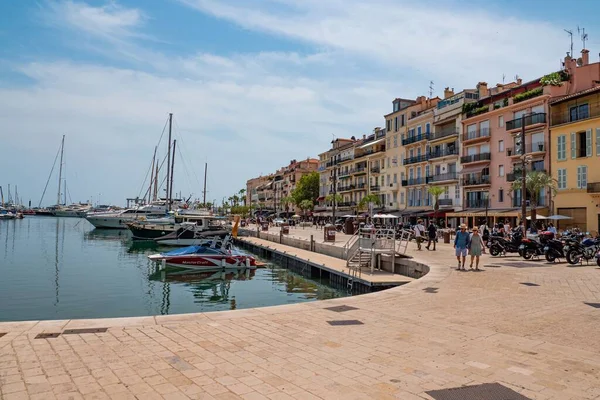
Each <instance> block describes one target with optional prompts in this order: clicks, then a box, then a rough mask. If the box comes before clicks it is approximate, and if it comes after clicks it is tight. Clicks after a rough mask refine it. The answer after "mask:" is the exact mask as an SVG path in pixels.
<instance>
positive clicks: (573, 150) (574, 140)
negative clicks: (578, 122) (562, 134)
mask: <svg viewBox="0 0 600 400" xmlns="http://www.w3.org/2000/svg"><path fill="white" fill-rule="evenodd" d="M571 158H572V159H575V158H577V135H576V134H575V133H571Z"/></svg>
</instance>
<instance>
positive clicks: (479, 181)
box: [462, 174, 490, 186]
mask: <svg viewBox="0 0 600 400" xmlns="http://www.w3.org/2000/svg"><path fill="white" fill-rule="evenodd" d="M462 184H463V186H474V185H489V184H490V176H489V175H480V174H477V175H476V174H473V175H471V176H465V177H464V178H463V180H462Z"/></svg>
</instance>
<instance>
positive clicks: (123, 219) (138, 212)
mask: <svg viewBox="0 0 600 400" xmlns="http://www.w3.org/2000/svg"><path fill="white" fill-rule="evenodd" d="M166 213H167V207H166V206H165V205H154V204H149V205H145V206H140V207H134V208H129V209H126V210H122V211H102V212H92V213H88V214H87V215H86V217H85V219H87V220H88V221H89V222H90V224H92V225H94V226H95V227H96V228H108V229H127V225H125V224H126V223H127V222H132V221H135V220H137V219H147V218H160V217H164V216H165V215H166Z"/></svg>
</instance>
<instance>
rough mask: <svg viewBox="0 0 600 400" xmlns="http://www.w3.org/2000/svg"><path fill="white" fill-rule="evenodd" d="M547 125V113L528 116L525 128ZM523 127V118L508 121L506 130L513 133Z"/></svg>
mask: <svg viewBox="0 0 600 400" xmlns="http://www.w3.org/2000/svg"><path fill="white" fill-rule="evenodd" d="M545 123H546V113H536V114H528V115H526V116H525V128H527V127H528V126H532V125H540V124H541V125H543V124H545ZM522 127H523V118H515V119H513V120H510V121H506V130H507V131H512V130H515V129H521V128H522Z"/></svg>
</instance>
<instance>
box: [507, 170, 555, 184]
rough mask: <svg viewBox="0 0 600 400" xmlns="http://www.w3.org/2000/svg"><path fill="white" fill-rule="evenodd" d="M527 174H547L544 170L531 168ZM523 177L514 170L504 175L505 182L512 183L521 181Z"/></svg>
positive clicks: (519, 171) (519, 172) (518, 171)
mask: <svg viewBox="0 0 600 400" xmlns="http://www.w3.org/2000/svg"><path fill="white" fill-rule="evenodd" d="M528 172H543V173H545V174H546V173H548V172H547V171H546V170H545V169H544V168H531V169H530V170H529V171H528ZM522 176H523V175H522V174H521V170H515V171H513V172H509V173H508V174H506V182H514V181H516V180H518V179H521V177H522Z"/></svg>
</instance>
